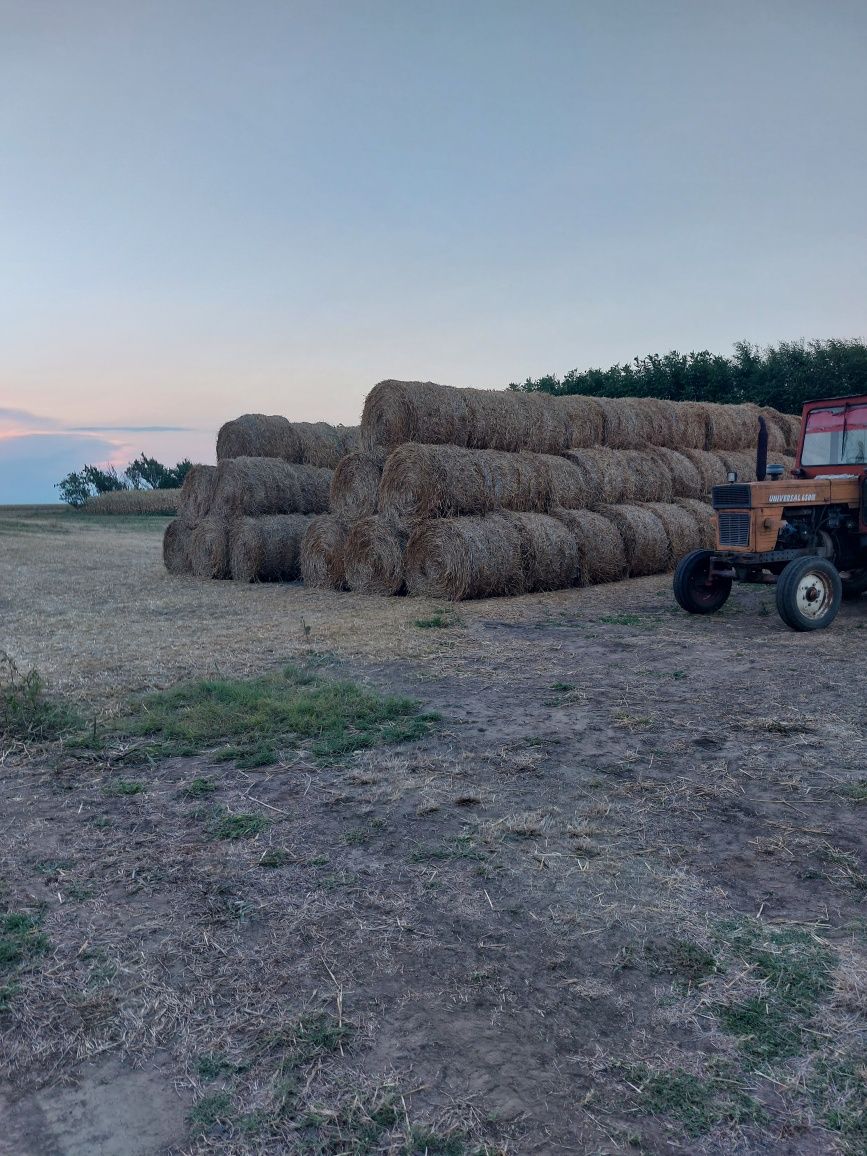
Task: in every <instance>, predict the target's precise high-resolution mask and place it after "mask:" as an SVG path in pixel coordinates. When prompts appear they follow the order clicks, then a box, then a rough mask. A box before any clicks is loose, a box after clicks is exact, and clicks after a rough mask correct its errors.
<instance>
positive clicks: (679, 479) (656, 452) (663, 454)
mask: <svg viewBox="0 0 867 1156" xmlns="http://www.w3.org/2000/svg"><path fill="white" fill-rule="evenodd" d="M647 452H648V454H649V455H650V456H651V457H652V458H655V459H656V460H657V461H660V462H662V463H664V465H665V468H666V469H667V470H668V473H669V475H670V477H671V490H670V495H671V497H678V498H700V497H701V496H702V494H703V493H705V488H704V483H703V481H702V476H701V474H700V473H699V470H698V467H697V466H696V464H695V462H692V461H690V459H689V458H688V457H687V456H686V455H685V454H682V453H679V452H678V451H677V450H670V449H666V448H665V447H664V446H651V447H650V449H649V450H648V451H647ZM653 500H656V499H653ZM665 500H666V501H668V500H669V498H666V499H665Z"/></svg>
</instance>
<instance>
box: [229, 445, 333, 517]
mask: <svg viewBox="0 0 867 1156" xmlns="http://www.w3.org/2000/svg"><path fill="white" fill-rule="evenodd" d="M331 475H332V471H331V470H326V469H319V468H317V467H315V466H302V465H291V464H290V463H289V462H284V461H280V460H278V459H277V458H244V457H242V458H228V459H225V460H223V461H221V462H220V464H219V465H218V466H217V483H216V487H215V490H214V498H213V502H212V504H211V510H212V512H213V513H215V514H218V515H220V516H222V517H240V516H242V515H246V516H248V517H256V516H258V515H261V514H323V513H325V511H326V510H327V509H328V493H329V489H330V487H331Z"/></svg>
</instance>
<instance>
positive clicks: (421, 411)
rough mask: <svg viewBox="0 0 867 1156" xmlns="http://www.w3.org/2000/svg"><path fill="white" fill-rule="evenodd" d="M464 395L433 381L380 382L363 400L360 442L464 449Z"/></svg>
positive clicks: (465, 431) (465, 421)
mask: <svg viewBox="0 0 867 1156" xmlns="http://www.w3.org/2000/svg"><path fill="white" fill-rule="evenodd" d="M465 392H466V391H464V390H460V389H453V388H452V387H451V386H448V385H437V384H436V383H435V382H433V381H394V380H388V381H381V382H379V384H378V385H375V386H374V387H373V389H372V390H371V391H370V393H369V394H368V395H367V397H366V398H365V401H364V410H363V412H362V415H361V430H362V434H363V437H364V441H365V443H366V444H367V445H369V446H372V445H378V446H385V447H386V448H388V449H394V448H395V447H396V446H399V445H403V443H404V442H413V441H416V442H426V443H429V444H441V445H460V446H465V445H466V444H467V435H468V430H469V418H468V414H467V402H466V397H465V396H464V394H465ZM476 392H480V391H476Z"/></svg>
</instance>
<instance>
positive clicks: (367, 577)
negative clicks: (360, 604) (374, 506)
mask: <svg viewBox="0 0 867 1156" xmlns="http://www.w3.org/2000/svg"><path fill="white" fill-rule="evenodd" d="M406 543H407V536H406V535H405V534H401V533H400V532H399V531H397V530H395V528H394V527H393V526H392V525H390V524H389V523H388V522H387V521H386V520H385V518H379V517H376V516H373V517H370V518H361V519H360V520H359V521H358V522H356V523H355V525H354V526H353V527H352V529H351V530H350V532H349V537H348V538H347V541H346V548H345V559H346V584H347V586H348V587H349V589H350V590H354V591H355V592H356V593H357V594H400V593H402V591H403V588H404V554H405V551H406Z"/></svg>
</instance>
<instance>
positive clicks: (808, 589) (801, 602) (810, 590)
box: [795, 573, 834, 621]
mask: <svg viewBox="0 0 867 1156" xmlns="http://www.w3.org/2000/svg"><path fill="white" fill-rule="evenodd" d="M833 601H834V588H833V587H832V585H831V582H830V579H829V578H828V577H827V575H825V574H815V573H813V574H810V573H808V574H805V575H804V576H803V578H802V579H801V580H800V582H799V583H798V588H797V590H796V591H795V605H796V606H797V607H798V610H800V612H801V614H803V616H804V617H805V618H809V619H810V620H811V621H815V620H816V619H817V618H822V617H823V616H824V615H825V614H827V613H828V610H829V609H830V607H831V604H832V603H833Z"/></svg>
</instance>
